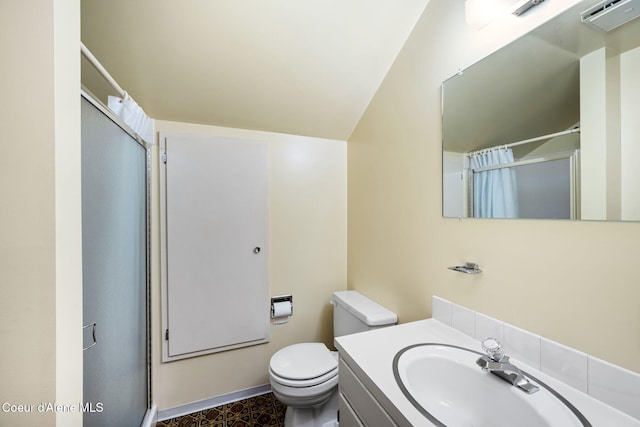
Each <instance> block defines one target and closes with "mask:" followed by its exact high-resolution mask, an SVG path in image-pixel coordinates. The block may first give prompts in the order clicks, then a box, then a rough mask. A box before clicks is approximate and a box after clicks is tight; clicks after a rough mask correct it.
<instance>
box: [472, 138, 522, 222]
mask: <svg viewBox="0 0 640 427" xmlns="http://www.w3.org/2000/svg"><path fill="white" fill-rule="evenodd" d="M470 157H471V169H472V170H474V173H473V216H474V217H475V218H517V217H518V194H517V186H516V177H515V172H514V171H513V169H512V168H502V169H491V170H482V171H478V172H475V170H476V169H484V168H490V167H493V166H498V165H501V164H506V163H513V161H514V158H513V151H512V150H511V149H509V148H498V149H490V150H483V151H481V152H478V153H474V154H472V155H471V156H470Z"/></svg>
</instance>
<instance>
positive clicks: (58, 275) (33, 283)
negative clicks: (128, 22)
mask: <svg viewBox="0 0 640 427" xmlns="http://www.w3.org/2000/svg"><path fill="white" fill-rule="evenodd" d="M79 13H80V4H79V1H75V0H56V1H50V0H32V1H24V2H5V1H3V2H2V3H1V4H0V62H1V63H2V66H1V67H2V79H0V91H1V92H2V101H1V102H0V122H1V123H2V125H1V126H0V127H1V128H2V136H1V137H0V138H1V139H0V144H1V148H2V156H0V182H2V184H3V185H2V186H1V188H0V199H1V200H2V209H0V236H1V238H0V293H1V295H2V297H1V298H0V343H2V344H1V348H2V351H0V377H1V378H2V379H1V380H0V404H3V403H5V402H8V403H11V404H16V405H20V404H21V405H36V406H37V405H38V403H41V402H45V403H46V402H52V403H53V402H58V403H63V404H75V405H77V404H78V403H79V402H81V401H82V351H81V348H82V341H81V328H80V326H81V324H82V323H81V322H82V311H81V310H82V309H81V307H82V287H81V272H82V270H81V268H82V264H81V241H80V236H81V234H80V230H81V221H80V98H79V95H80V93H79V90H78V89H79V85H80V71H79V64H80V62H79V61H80V59H79V52H78V41H79V39H80V19H79ZM0 425H11V426H34V425H38V426H53V425H60V426H80V425H82V417H81V414H80V413H79V412H67V413H63V412H60V413H58V414H55V413H46V414H38V413H37V412H36V413H35V414H24V413H23V414H20V413H13V414H12V413H7V412H4V411H2V410H1V409H0Z"/></svg>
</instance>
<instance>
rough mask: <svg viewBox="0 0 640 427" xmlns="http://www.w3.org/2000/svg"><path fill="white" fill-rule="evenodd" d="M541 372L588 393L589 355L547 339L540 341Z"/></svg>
mask: <svg viewBox="0 0 640 427" xmlns="http://www.w3.org/2000/svg"><path fill="white" fill-rule="evenodd" d="M540 370H541V371H542V372H544V373H545V374H549V375H551V376H552V377H554V378H557V379H559V380H560V381H562V382H564V383H566V384H569V385H570V386H571V387H573V388H575V389H578V390H580V391H581V392H583V393H586V392H587V355H586V353H582V352H581V351H578V350H574V349H572V348H569V347H567V346H564V345H562V344H558V343H557V342H554V341H551V340H548V339H546V338H541V339H540Z"/></svg>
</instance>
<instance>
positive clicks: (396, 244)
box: [348, 0, 640, 372]
mask: <svg viewBox="0 0 640 427" xmlns="http://www.w3.org/2000/svg"><path fill="white" fill-rule="evenodd" d="M559 3H560V4H558V2H545V3H543V4H542V5H540V6H538V7H537V8H536V9H534V10H532V11H531V12H530V13H529V14H527V15H525V17H523V18H515V17H509V18H505V19H504V20H501V21H498V22H495V23H493V24H490V26H489V27H487V28H485V29H483V30H481V31H478V32H474V31H473V30H470V29H468V28H467V27H466V26H465V23H464V10H463V9H464V7H463V2H462V1H451V0H431V1H430V2H429V4H428V5H427V8H426V10H425V12H424V14H423V16H422V18H421V19H420V20H419V21H418V23H417V25H416V28H415V29H414V31H413V33H412V35H411V36H410V38H409V39H408V41H407V43H406V44H405V46H404V48H403V50H402V52H401V53H400V54H399V56H398V58H397V59H396V62H395V64H394V65H393V67H392V68H391V70H390V72H389V74H388V75H387V77H386V79H385V81H384V82H383V84H382V86H381V87H380V90H379V91H378V93H377V95H376V96H375V98H374V99H373V101H372V103H371V104H370V106H369V108H368V110H367V112H366V114H365V115H364V117H363V118H362V120H361V122H360V123H359V125H358V126H357V128H356V130H355V132H354V134H353V135H352V137H351V138H350V139H349V142H348V195H349V204H348V286H349V288H350V289H357V290H359V291H361V292H363V293H364V294H366V295H368V296H370V297H372V298H374V299H376V300H377V301H379V302H381V303H383V304H384V305H386V306H387V307H388V308H390V309H392V310H394V311H396V312H397V313H398V314H399V317H400V321H401V322H406V321H410V320H415V319H421V318H425V317H429V316H430V315H431V296H432V295H434V294H435V295H438V296H441V297H443V298H446V299H448V300H451V301H454V302H456V303H458V304H461V305H464V306H467V307H469V308H471V309H473V310H477V311H480V312H482V313H486V314H488V315H490V316H493V317H496V318H498V319H501V320H504V321H506V322H509V323H512V324H515V325H517V326H520V327H522V328H524V329H528V330H531V331H533V332H535V333H537V334H540V335H543V336H545V337H548V338H550V339H552V340H555V341H558V342H561V343H564V344H566V345H568V346H571V347H575V348H577V349H579V350H582V351H585V352H588V353H590V354H593V355H595V356H597V357H600V358H602V359H605V360H608V361H610V362H612V363H615V364H618V365H621V366H624V367H626V368H628V369H631V370H634V371H636V372H640V315H639V314H638V313H640V311H639V310H638V304H639V301H640V286H638V285H637V283H638V278H637V274H636V272H635V271H634V268H626V267H625V266H635V265H636V264H637V255H638V241H640V224H638V223H606V222H588V221H584V222H568V221H552V220H478V219H464V220H457V219H443V218H442V216H441V196H442V193H441V182H442V178H441V142H440V141H441V140H440V138H441V124H440V84H441V82H442V81H443V80H444V79H446V78H448V77H450V76H451V75H453V74H454V73H455V72H456V70H457V69H458V68H463V67H466V66H468V65H470V64H471V63H473V62H475V61H476V60H477V59H479V58H481V57H482V56H484V55H486V54H487V53H489V52H491V51H493V50H495V49H496V48H498V47H500V46H501V45H503V44H505V43H508V42H509V41H510V40H512V39H513V38H514V37H516V36H517V35H519V34H522V33H523V32H524V31H526V30H527V29H528V28H531V27H532V26H533V25H536V24H538V23H541V22H542V21H544V20H546V19H547V18H548V17H550V16H552V15H554V14H556V13H558V12H559V11H560V9H564V8H567V7H569V6H571V5H573V4H575V3H576V2H575V1H567V2H559ZM464 261H472V262H477V263H479V264H480V267H481V268H482V269H483V270H484V273H483V274H481V275H463V274H459V273H455V272H452V271H449V270H447V266H450V265H454V264H458V263H461V262H464Z"/></svg>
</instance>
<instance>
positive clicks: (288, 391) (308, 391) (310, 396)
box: [269, 291, 398, 427]
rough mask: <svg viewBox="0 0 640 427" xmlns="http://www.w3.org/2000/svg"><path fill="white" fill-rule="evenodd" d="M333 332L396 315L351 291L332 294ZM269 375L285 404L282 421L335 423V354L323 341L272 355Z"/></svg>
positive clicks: (381, 323) (371, 325)
mask: <svg viewBox="0 0 640 427" xmlns="http://www.w3.org/2000/svg"><path fill="white" fill-rule="evenodd" d="M332 304H333V334H334V336H335V337H339V336H341V335H348V334H354V333H356V332H364V331H368V330H370V329H376V328H381V327H385V326H391V325H395V324H396V322H397V321H398V316H397V315H396V314H395V313H393V312H391V311H389V310H387V309H386V308H384V307H382V306H381V305H379V304H377V303H375V302H373V301H371V300H370V299H369V298H367V297H365V296H364V295H362V294H360V293H358V292H356V291H340V292H335V293H334V294H333V299H332ZM269 381H270V383H271V389H272V390H273V394H274V395H275V396H276V398H277V399H278V400H279V401H280V402H282V403H284V404H285V405H287V412H286V414H285V418H284V425H285V427H335V426H337V425H338V424H337V411H338V393H337V389H338V387H337V386H338V354H337V352H331V351H329V349H328V348H327V347H326V346H325V345H324V344H322V343H302V344H294V345H290V346H288V347H285V348H283V349H282V350H280V351H278V352H277V353H276V354H274V355H273V357H272V358H271V361H270V362H269Z"/></svg>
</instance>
